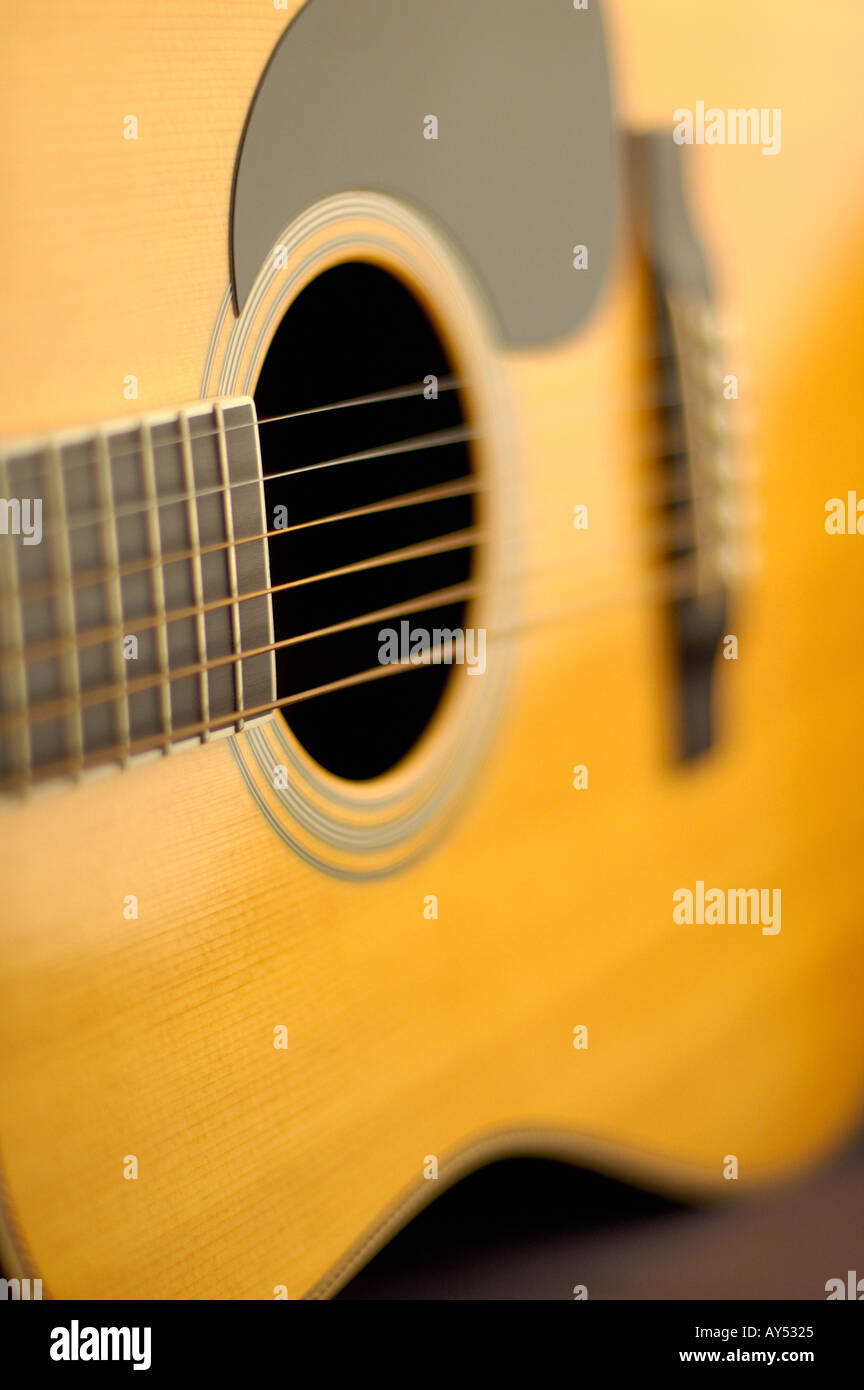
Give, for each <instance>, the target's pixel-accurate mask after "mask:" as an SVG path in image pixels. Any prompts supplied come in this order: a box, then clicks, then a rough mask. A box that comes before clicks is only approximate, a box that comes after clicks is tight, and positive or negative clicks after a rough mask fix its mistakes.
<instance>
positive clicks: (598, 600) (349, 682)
mask: <svg viewBox="0 0 864 1390" xmlns="http://www.w3.org/2000/svg"><path fill="white" fill-rule="evenodd" d="M693 571H694V567H693V565H692V562H689V561H687V562H682V564H681V566H680V570H679V572H678V573H675V572H673V571H670V570H667V571H666V572H660V573H658V575H657V577H656V581H655V582H654V583H652V584H651V585H641V584H640V585H639V586H637V587H634V588H632V589H627V588H622V589H621V590H620V591H618V592H612V593H607V594H605V595H603V596H602V597H598V596H597V595H594V596H593V597H592V598H591V599H589V600H587V601H585V602H584V603H582V604H578V605H575V606H573V607H570V608H567V609H563V610H556V611H554V612H553V611H549V612H547V613H544V614H541V615H540V616H539V617H534V618H530V619H529V618H526V619H523V620H521V621H517V622H514V623H511V624H509V625H506V626H502V627H499V628H493V629H491V631H490V630H488V629H487V635H488V636H491V637H492V638H493V639H498V640H500V639H502V638H503V639H506V638H508V637H509V638H513V637H516V636H518V635H519V634H520V633H522V632H528V633H534V632H537V631H539V630H541V629H543V628H545V627H548V626H551V625H554V624H560V623H569V622H571V621H573V620H574V618H576V617H577V616H580V615H581V614H583V613H584V612H586V611H588V610H590V609H592V608H596V607H598V606H605V605H607V604H616V603H631V602H639V601H641V600H642V599H646V600H647V599H652V600H655V601H657V600H666V601H669V600H671V599H673V598H680V597H686V596H687V595H688V594H691V593H693V592H695V590H694V589H693V588H692V587H691V585H692V577H693ZM443 650H444V649H443V648H442V647H441V646H440V644H439V645H436V647H434V648H432V649H431V650H430V652H429V653H428V654H426V655H425V656H424V658H423V660H422V661H418V662H416V663H410V664H405V665H402V664H401V663H398V664H397V663H393V664H388V665H383V666H382V665H379V666H374V667H370V668H368V669H367V670H365V671H360V672H356V673H355V674H354V675H351V676H346V677H343V678H342V679H340V680H337V681H331V682H328V683H327V684H326V685H322V686H314V687H312V688H311V689H309V690H304V691H297V692H295V693H293V694H291V695H284V696H281V697H279V698H278V699H276V700H273V701H268V702H267V703H266V704H263V705H256V706H252V707H247V708H244V709H242V710H237V709H235V710H232V711H231V712H230V713H225V714H222V715H218V716H216V717H215V718H213V719H210V720H208V721H206V722H205V721H203V720H197V721H195V722H194V723H192V724H187V725H183V726H180V727H177V728H174V729H173V730H172V739H173V741H174V742H175V743H179V742H183V741H185V740H187V739H191V738H200V737H201V736H202V735H203V734H207V733H212V732H214V731H216V730H219V729H225V728H228V727H230V725H232V724H237V723H238V721H240V720H248V719H257V718H258V717H259V716H261V715H266V714H270V713H271V712H272V711H274V710H276V709H282V708H285V707H288V706H290V705H294V704H300V703H303V702H305V701H307V700H311V699H320V698H321V697H322V696H326V695H331V694H335V693H336V692H338V691H339V690H346V689H349V688H350V687H352V686H355V685H361V684H367V683H369V682H370V681H374V680H378V679H382V678H384V677H386V676H389V675H397V674H399V673H402V672H407V671H412V670H421V669H425V668H426V667H428V666H432V665H435V664H437V663H436V662H435V660H434V658H435V656H436V655H440V654H442V653H443ZM234 659H236V660H242V659H243V656H242V654H241V655H239V656H237V655H235V658H234ZM8 718H11V716H6V717H5V719H4V721H3V722H4V723H5V720H6V719H8ZM28 727H29V723H28ZM165 748H166V735H165V733H164V731H163V732H162V733H160V734H154V735H148V736H147V737H146V738H140V739H133V741H132V743H131V745H130V747H129V748H128V749H127V748H125V747H124V746H121V745H120V744H117V745H114V746H112V747H110V748H103V749H98V750H94V751H93V752H91V753H88V754H85V755H84V757H83V759H73V758H65V759H59V760H57V761H54V762H52V763H50V764H48V765H46V766H45V767H44V768H38V769H32V770H31V772H30V774H29V778H28V777H24V778H23V779H22V778H21V777H14V776H10V777H8V778H7V779H4V780H5V781H6V783H7V785H9V784H15V783H18V782H22V781H23V782H26V781H27V780H29V779H37V780H38V779H40V778H45V777H48V776H52V777H54V776H60V775H63V774H64V773H66V772H79V771H82V770H84V769H86V768H88V767H91V766H95V765H98V764H99V763H105V762H116V761H118V760H119V758H120V757H121V755H124V754H126V753H130V752H131V753H132V754H133V755H136V754H140V753H144V752H148V751H151V750H155V749H165Z"/></svg>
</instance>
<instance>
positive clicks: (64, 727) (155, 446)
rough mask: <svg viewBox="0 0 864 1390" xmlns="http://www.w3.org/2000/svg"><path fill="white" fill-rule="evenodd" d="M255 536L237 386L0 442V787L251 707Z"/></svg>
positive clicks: (255, 662) (261, 568)
mask: <svg viewBox="0 0 864 1390" xmlns="http://www.w3.org/2000/svg"><path fill="white" fill-rule="evenodd" d="M266 531H267V526H266V524H265V520H264V499H263V490H262V484H261V460H260V453H259V448H258V429H257V422H256V418H255V409H254V405H253V403H252V402H251V400H249V399H248V398H242V399H232V400H223V401H220V402H212V401H211V402H204V403H202V404H200V405H197V406H192V407H190V408H188V409H186V410H182V411H177V412H174V413H171V414H170V415H169V414H165V413H161V414H159V415H152V416H147V417H144V418H143V419H141V420H136V421H131V422H129V421H124V422H121V423H119V424H116V425H112V426H110V427H108V426H106V427H103V428H100V429H97V430H92V431H86V432H85V431H78V432H76V433H74V434H73V433H67V434H60V435H55V436H52V437H49V438H43V439H39V440H29V441H24V442H23V443H21V444H20V445H15V446H11V447H7V448H6V449H5V450H3V451H0V790H3V791H8V790H11V789H14V788H15V787H16V786H17V787H27V786H28V785H30V783H32V782H33V781H36V780H43V779H46V778H51V777H55V776H63V775H66V776H68V775H72V776H75V775H77V774H80V773H81V772H82V771H84V770H86V769H87V768H89V767H91V766H94V765H98V764H105V763H116V764H124V763H126V762H127V761H128V760H129V759H130V758H133V757H135V756H137V755H140V754H144V753H147V752H157V753H158V752H167V751H168V750H169V749H171V748H172V747H173V746H175V745H177V744H179V743H181V742H185V741H187V740H191V739H194V740H200V741H206V740H207V739H208V738H210V737H211V736H213V735H214V734H216V733H219V732H223V731H225V730H228V731H231V730H235V729H238V730H239V729H241V728H242V727H243V724H244V720H245V719H248V718H249V717H254V716H255V715H260V713H261V711H262V709H266V707H267V706H268V704H270V703H271V702H272V701H273V700H274V699H275V677H274V662H273V653H272V643H273V631H272V609H271V601H270V597H269V593H268V589H269V581H268V562H267V540H266ZM241 653H245V655H242V656H241ZM247 712H251V715H250V714H248V713H247Z"/></svg>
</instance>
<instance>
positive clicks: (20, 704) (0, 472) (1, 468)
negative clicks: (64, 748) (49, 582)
mask: <svg viewBox="0 0 864 1390" xmlns="http://www.w3.org/2000/svg"><path fill="white" fill-rule="evenodd" d="M0 488H2V489H3V496H4V497H6V498H8V497H9V496H10V493H11V488H10V486H9V467H8V464H7V462H6V457H5V455H4V454H0ZM0 560H2V562H3V569H4V570H5V575H4V578H5V581H6V583H7V584H8V587H9V592H10V594H11V595H12V598H13V602H12V603H10V604H9V605H8V618H7V619H6V621H4V622H3V626H4V628H5V629H6V633H7V640H8V641H9V645H10V646H11V648H12V650H13V652H14V653H15V655H16V660H15V662H14V664H13V666H12V667H11V670H10V672H9V673H8V674H7V675H4V676H3V680H4V683H5V684H6V687H7V689H8V691H9V696H10V700H11V703H12V704H14V705H15V706H16V707H17V709H18V711H19V713H20V714H21V728H20V730H19V734H18V739H17V740H16V742H15V745H14V756H15V757H16V759H17V763H18V768H17V772H18V775H19V776H20V777H21V778H22V779H23V780H24V781H25V784H26V782H27V781H28V780H29V778H30V775H31V772H32V769H33V744H32V739H31V736H30V723H29V715H28V705H29V701H28V696H27V665H26V662H25V659H24V621H23V615H22V605H21V602H20V598H19V594H20V589H21V576H20V569H19V565H18V554H17V551H16V549H15V539H14V537H13V536H11V535H7V536H6V544H5V545H4V544H0ZM6 607H7V605H5V604H4V605H3V608H6ZM0 617H2V615H0Z"/></svg>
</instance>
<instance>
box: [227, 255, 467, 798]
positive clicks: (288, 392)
mask: <svg viewBox="0 0 864 1390" xmlns="http://www.w3.org/2000/svg"><path fill="white" fill-rule="evenodd" d="M452 374H453V367H452V365H451V363H450V362H449V360H448V358H447V355H446V353H445V351H444V348H443V347H442V345H441V343H440V341H439V339H438V337H437V334H436V332H435V330H434V328H433V327H432V324H431V323H430V322H429V319H428V318H427V317H426V314H425V313H424V311H423V309H422V308H421V307H420V305H419V304H418V302H417V300H416V299H415V298H414V297H413V295H411V293H410V292H409V291H408V290H407V289H406V288H405V286H404V285H403V284H402V283H401V281H399V280H397V279H395V278H394V277H393V276H391V275H389V274H387V272H386V271H384V270H381V269H379V268H378V267H377V266H373V265H368V264H366V263H350V264H347V265H340V266H336V267H335V268H333V269H332V270H328V271H326V272H325V273H324V274H323V275H321V276H319V277H318V279H316V280H314V281H313V282H312V283H311V284H310V285H308V286H307V287H306V289H305V290H303V291H302V293H301V294H300V295H299V296H298V297H297V299H296V300H295V301H294V303H293V304H292V305H291V307H290V309H289V310H288V312H287V313H286V315H285V317H284V319H283V320H282V322H281V324H280V326H279V328H278V330H277V332H276V335H275V337H274V339H273V342H272V344H271V347H270V350H269V352H268V354H267V357H266V360H265V362H264V365H263V367H262V369H261V375H260V377H259V379H258V385H257V388H256V391H255V404H256V408H257V411H258V417H259V419H260V420H262V421H266V420H267V419H268V418H269V417H270V416H278V415H285V414H295V413H296V412H299V411H316V413H313V414H307V415H301V416H299V418H295V419H291V420H283V421H278V422H275V423H269V424H267V423H264V424H262V425H261V430H260V434H261V451H262V456H263V463H264V495H265V501H266V509H267V526H268V529H272V528H273V527H274V525H276V524H278V523H279V522H284V524H285V525H286V526H287V528H288V529H287V530H286V531H285V532H284V534H277V535H275V536H273V537H271V539H270V543H269V549H270V571H271V583H272V584H273V585H274V586H278V585H281V584H288V583H293V582H294V581H297V580H307V579H308V580H310V582H308V583H302V584H297V585H295V587H292V588H288V589H283V590H282V591H281V592H278V593H275V594H274V595H273V611H274V623H275V632H276V640H277V642H280V641H284V640H285V639H286V638H293V637H300V636H302V635H303V634H305V633H309V632H317V631H319V630H320V629H322V628H330V627H333V626H334V625H336V624H340V623H346V622H349V621H350V620H352V619H359V618H363V617H364V616H365V615H367V614H370V613H375V612H377V611H378V610H380V609H384V608H391V607H395V606H396V605H400V604H407V603H410V602H411V600H414V599H419V598H421V597H422V596H424V595H426V594H432V593H435V592H437V591H439V590H441V589H449V588H451V587H453V586H458V585H461V584H464V583H466V582H467V581H469V580H470V579H471V578H472V569H473V562H474V555H473V551H472V547H471V546H470V544H466V545H464V546H462V547H461V548H457V549H450V550H445V551H443V552H441V553H430V554H424V555H423V556H421V557H416V558H412V559H408V560H400V561H398V562H396V563H391V564H386V565H375V566H373V567H370V568H368V569H360V570H356V571H354V572H353V573H350V574H347V575H341V576H336V577H331V578H327V579H318V578H315V576H317V575H321V574H324V573H326V572H328V571H331V570H337V569H341V568H343V567H344V566H347V565H354V564H357V563H358V562H361V561H363V560H369V559H374V558H375V557H377V556H381V555H384V554H386V553H389V552H392V551H395V550H402V549H404V548H406V547H415V546H419V545H424V544H428V543H430V542H434V541H435V539H436V538H442V537H444V536H449V535H450V534H451V533H452V532H456V531H462V530H465V529H467V528H469V527H471V526H473V525H474V498H473V496H472V495H471V493H470V492H466V493H465V494H464V495H457V496H445V497H436V498H435V499H434V500H430V501H423V502H416V501H415V502H414V503H412V504H405V505H400V506H396V507H393V508H391V509H387V510H379V511H373V512H367V513H366V514H365V515H361V516H355V517H351V518H347V519H344V520H339V521H331V520H327V518H330V517H333V516H335V515H336V514H338V513H342V512H349V511H356V510H357V509H360V508H367V507H371V506H374V505H375V504H377V503H381V502H383V501H385V500H386V499H391V498H399V497H401V496H403V495H404V494H406V493H414V492H424V493H425V492H426V491H428V490H430V489H433V488H436V489H441V488H445V490H446V488H447V485H451V488H450V490H451V491H452V485H453V484H454V482H457V480H460V479H461V480H463V481H464V480H468V479H470V473H471V451H470V447H469V446H468V444H467V443H465V442H456V443H447V444H443V445H437V446H436V447H431V448H430V447H423V446H421V445H419V444H418V446H417V447H416V448H409V449H407V450H404V451H402V450H400V451H399V452H390V453H384V454H382V455H380V456H378V457H375V458H369V459H365V460H354V461H351V462H346V463H336V464H334V465H333V466H331V467H326V468H313V467H311V465H315V464H320V463H323V462H325V461H327V460H331V459H341V458H343V457H344V456H345V455H353V454H358V453H365V452H366V451H371V450H386V449H388V447H389V446H393V445H396V444H400V443H402V441H406V440H409V441H410V440H413V439H417V438H419V437H420V436H427V435H432V434H436V433H438V432H440V431H451V430H458V429H460V427H462V428H464V427H465V425H466V421H465V419H464V417H463V404H462V393H461V392H460V391H457V390H452V389H451V390H446V389H441V386H442V385H443V384H444V383H446V380H447V378H449V377H452ZM430 376H433V377H436V378H437V379H438V382H439V394H438V398H437V399H427V398H426V396H425V395H424V394H423V393H420V394H417V395H413V396H406V397H404V398H402V399H397V400H387V401H381V402H376V403H374V404H365V405H354V406H346V407H345V408H343V409H337V410H320V411H319V410H317V408H318V407H321V406H328V405H332V404H333V403H334V402H338V401H345V400H350V399H353V398H355V397H358V396H367V395H372V394H378V393H379V392H390V391H393V390H396V389H398V388H400V387H407V386H414V385H418V384H422V383H423V382H424V381H425V379H426V378H427V377H430ZM304 469H305V470H308V471H305V472H304V471H303V470H304ZM280 507H284V508H285V509H286V513H285V514H280V513H278V512H277V509H278V508H280ZM308 522H316V523H319V522H320V523H321V524H315V525H304V523H308ZM293 527H298V528H299V529H296V530H294V529H291V528H293ZM430 548H431V549H432V550H433V551H434V550H435V549H436V547H435V546H434V545H433V546H431V547H430ZM466 607H467V605H466V602H465V601H464V599H463V600H460V601H456V602H453V601H450V602H446V603H441V602H440V601H439V602H438V603H437V605H434V606H432V607H429V608H424V609H423V610H422V611H414V612H411V613H408V614H406V615H405V617H404V620H405V621H408V622H409V623H410V624H411V627H412V628H420V627H422V628H424V629H426V630H432V629H435V628H441V629H447V628H460V627H464V626H465V623H466ZM400 621H403V619H402V618H400V617H398V616H394V617H392V618H387V619H384V620H375V621H372V622H361V623H360V624H359V625H358V626H353V627H349V628H347V629H345V630H344V631H341V632H338V633H330V634H328V635H326V636H323V637H315V638H312V639H310V640H303V641H300V642H296V643H291V644H290V645H287V646H283V647H280V648H278V649H277V652H276V671H277V687H278V695H279V697H280V698H282V697H284V696H289V695H294V694H298V693H300V692H302V691H307V690H314V689H316V688H317V687H319V686H322V685H327V684H329V683H331V682H333V681H339V680H342V679H344V678H346V677H350V676H353V675H356V674H359V673H361V672H364V671H370V670H373V669H379V659H378V653H379V648H380V646H381V641H380V639H379V636H378V634H379V631H380V630H381V629H382V628H395V629H396V630H397V631H398V630H399V624H400ZM462 675H464V672H460V671H459V668H458V667H454V666H447V665H444V664H442V665H431V666H423V667H414V668H406V669H403V670H400V671H398V672H397V673H393V674H388V675H385V676H384V677H383V678H379V679H375V680H371V681H368V682H366V683H361V684H357V685H354V686H349V687H346V688H344V689H341V690H337V691H332V692H329V693H327V694H324V695H317V696H314V697H312V698H310V699H307V700H303V701H302V702H300V703H298V704H291V705H286V706H284V707H283V712H284V714H285V718H286V719H287V721H288V723H289V724H290V726H291V728H292V729H293V731H294V733H295V734H296V736H297V738H298V739H299V740H300V742H301V743H302V744H303V746H304V747H305V748H306V749H307V751H308V752H309V753H310V754H311V755H312V756H313V757H314V758H315V759H316V760H317V761H318V762H319V763H320V764H321V765H322V766H323V767H325V768H327V769H328V770H329V771H330V772H334V773H336V774H338V775H340V776H342V777H347V778H351V779H353V780H356V781H363V780H367V779H369V778H371V777H376V776H379V775H380V774H381V773H383V772H386V771H387V770H388V769H389V768H391V767H393V766H394V765H395V764H396V763H397V762H398V761H399V760H400V758H402V757H403V756H404V755H405V754H406V753H407V752H408V751H409V749H410V748H411V747H412V746H413V745H414V743H415V742H416V741H417V739H418V738H419V736H420V734H421V733H422V732H423V729H424V728H425V727H426V725H427V724H428V722H429V720H430V718H431V716H432V714H433V712H434V710H435V707H436V705H437V704H438V702H439V700H440V699H441V696H442V694H443V691H444V687H445V685H446V683H447V681H448V679H459V678H460V676H462Z"/></svg>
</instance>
